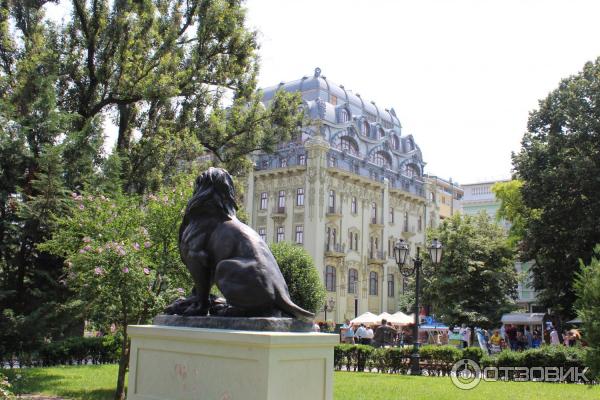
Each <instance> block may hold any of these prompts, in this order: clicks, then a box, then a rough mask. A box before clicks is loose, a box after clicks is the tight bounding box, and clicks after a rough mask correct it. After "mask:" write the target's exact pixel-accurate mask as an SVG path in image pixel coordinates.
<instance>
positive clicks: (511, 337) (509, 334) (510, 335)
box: [506, 325, 518, 351]
mask: <svg viewBox="0 0 600 400" xmlns="http://www.w3.org/2000/svg"><path fill="white" fill-rule="evenodd" d="M506 338H507V339H508V344H509V346H510V349H511V350H515V351H516V350H517V348H518V343H517V328H516V327H515V326H514V325H508V326H507V327H506Z"/></svg>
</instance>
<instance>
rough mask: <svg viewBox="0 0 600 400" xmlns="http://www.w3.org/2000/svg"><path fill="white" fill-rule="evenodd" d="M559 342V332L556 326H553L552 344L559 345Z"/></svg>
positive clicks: (551, 330) (551, 329) (551, 331)
mask: <svg viewBox="0 0 600 400" xmlns="http://www.w3.org/2000/svg"><path fill="white" fill-rule="evenodd" d="M559 344H560V340H559V339H558V332H557V331H556V328H555V327H554V326H552V327H551V328H550V345H552V346H558V345H559Z"/></svg>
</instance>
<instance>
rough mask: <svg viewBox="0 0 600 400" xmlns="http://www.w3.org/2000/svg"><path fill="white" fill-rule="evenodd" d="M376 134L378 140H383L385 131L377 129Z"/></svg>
mask: <svg viewBox="0 0 600 400" xmlns="http://www.w3.org/2000/svg"><path fill="white" fill-rule="evenodd" d="M377 133H378V135H379V139H381V138H384V137H385V131H384V130H383V128H379V129H377Z"/></svg>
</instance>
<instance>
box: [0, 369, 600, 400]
mask: <svg viewBox="0 0 600 400" xmlns="http://www.w3.org/2000/svg"><path fill="white" fill-rule="evenodd" d="M17 374H20V375H21V378H20V379H18V380H16V381H15V377H16V375H17ZM116 374H117V366H116V365H102V366H85V367H55V368H31V369H25V370H14V371H8V373H7V375H8V376H9V378H10V379H11V381H12V382H13V383H14V386H15V389H16V391H17V392H18V393H40V394H48V395H56V396H63V397H67V398H71V399H84V400H88V399H89V400H104V399H106V400H110V399H112V395H113V393H114V388H115V384H116ZM334 379H335V382H334V399H336V400H362V399H364V400H390V399H410V400H417V399H432V400H445V399H460V400H468V399H485V400H495V399H498V400H500V399H502V400H504V399H507V398H510V399H511V400H520V399H523V400H529V399H543V400H554V399H556V400H563V399H569V400H579V399H582V400H583V399H586V400H587V399H600V386H594V387H591V386H584V385H569V384H554V383H535V382H481V383H480V384H479V386H477V387H476V388H475V389H473V390H460V389H457V388H455V387H454V386H453V385H452V382H451V381H450V378H430V377H410V376H404V375H385V374H372V373H358V372H336V373H335V378H334Z"/></svg>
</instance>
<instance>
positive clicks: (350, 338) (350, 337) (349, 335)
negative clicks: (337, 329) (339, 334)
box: [344, 325, 354, 344]
mask: <svg viewBox="0 0 600 400" xmlns="http://www.w3.org/2000/svg"><path fill="white" fill-rule="evenodd" d="M344 343H347V344H354V326H353V325H348V328H347V329H346V332H344Z"/></svg>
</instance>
